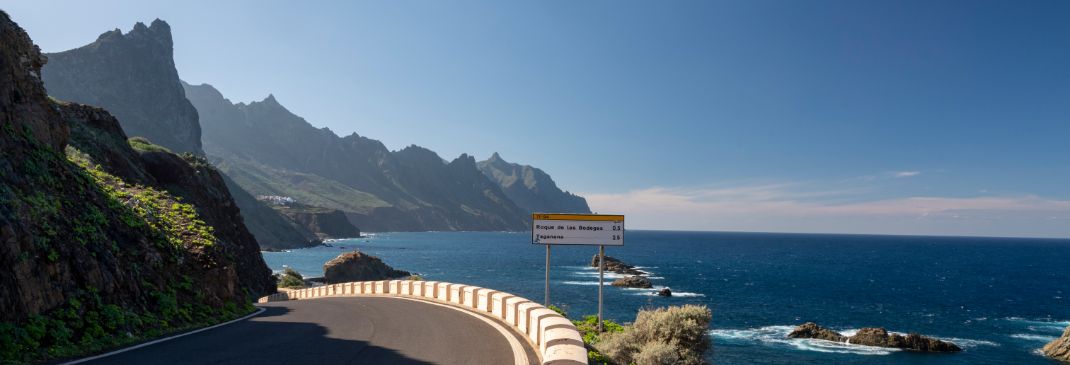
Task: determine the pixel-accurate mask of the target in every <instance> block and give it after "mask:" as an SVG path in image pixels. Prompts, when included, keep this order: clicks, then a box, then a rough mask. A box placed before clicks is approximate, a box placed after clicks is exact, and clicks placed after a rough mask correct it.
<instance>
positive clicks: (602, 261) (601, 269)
mask: <svg viewBox="0 0 1070 365" xmlns="http://www.w3.org/2000/svg"><path fill="white" fill-rule="evenodd" d="M605 271H606V246H604V245H598V333H602V332H603V331H605V329H603V328H602V287H603V285H604V284H603V282H604V280H603V276H604V273H605Z"/></svg>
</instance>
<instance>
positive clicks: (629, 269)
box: [591, 255, 646, 276]
mask: <svg viewBox="0 0 1070 365" xmlns="http://www.w3.org/2000/svg"><path fill="white" fill-rule="evenodd" d="M591 267H598V255H594V258H592V259H591ZM606 271H609V272H614V273H617V274H623V275H639V276H641V275H644V274H646V273H645V272H642V271H639V270H638V269H636V268H635V266H632V265H628V264H625V263H624V262H622V261H620V260H618V259H615V258H613V257H610V256H606Z"/></svg>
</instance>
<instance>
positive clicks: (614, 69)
mask: <svg viewBox="0 0 1070 365" xmlns="http://www.w3.org/2000/svg"><path fill="white" fill-rule="evenodd" d="M0 4H2V6H0V7H2V8H3V9H4V10H6V11H8V12H9V13H10V14H11V16H12V17H13V18H14V19H15V20H16V21H17V22H19V24H20V25H22V26H23V27H24V28H26V29H27V31H28V32H29V33H30V35H31V37H32V38H33V39H34V41H35V42H37V43H38V44H39V45H40V46H41V47H42V49H43V50H45V51H49V52H54V51H60V50H65V49H69V48H73V47H77V46H81V45H83V44H86V43H89V42H91V41H93V40H94V39H95V38H96V36H97V35H99V34H100V33H102V32H104V31H106V30H110V29H114V28H120V29H122V30H123V31H127V30H129V29H130V28H131V27H132V26H133V23H134V22H137V21H142V22H146V23H148V22H150V21H152V20H153V19H155V18H161V19H164V20H166V21H168V22H169V23H170V24H171V27H172V30H173V31H174V38H175V62H176V66H177V67H178V70H179V73H180V75H182V77H183V78H184V79H185V80H186V81H189V82H192V83H202V82H206V83H210V84H213V85H215V86H216V87H217V88H219V89H220V90H221V91H222V92H223V93H224V94H225V95H227V96H228V97H229V98H231V100H233V101H252V100H260V99H263V98H264V97H265V96H266V95H267V94H268V93H273V94H274V95H275V96H276V98H277V99H278V100H279V101H280V102H281V103H282V104H283V105H286V106H287V107H288V108H290V109H291V110H292V111H293V112H295V113H296V114H298V115H301V116H304V117H305V118H306V119H307V120H309V121H310V122H311V123H312V124H314V125H316V126H326V127H329V128H331V129H332V130H334V131H335V132H336V133H338V134H342V135H344V134H349V133H351V132H357V133H358V134H361V135H364V136H368V137H371V138H376V139H379V140H382V141H383V142H384V143H385V144H386V145H387V146H388V147H390V148H393V149H398V148H402V147H404V146H406V145H409V144H417V145H421V146H425V147H428V148H431V149H433V150H435V151H438V152H439V153H440V155H442V156H443V157H444V158H447V159H450V158H453V157H456V156H457V155H459V154H460V153H462V152H464V153H469V154H473V155H476V156H477V157H479V158H486V157H487V156H489V155H490V154H491V153H492V152H494V151H498V152H501V154H502V156H503V157H504V158H506V159H507V160H511V161H515V162H521V163H526V164H532V165H535V166H539V167H541V168H543V169H545V170H546V171H548V172H549V173H550V174H551V175H553V176H554V178H555V180H557V181H558V183H559V184H560V185H561V186H562V187H563V188H566V189H569V190H571V191H574V192H579V193H582V194H584V195H586V196H588V198H589V199H590V200H591V204H592V208H594V209H595V210H598V211H601V212H605V213H624V214H628V215H629V222H631V223H630V226H631V227H636V228H663V229H699V230H747V231H802V232H855V233H896V234H955V235H999V236H1049V237H1070V189H1068V188H1067V187H1068V186H1070V143H1068V141H1070V22H1068V21H1066V19H1070V2H1065V1H1030V2H1011V1H882V2H877V1H805V2H804V1H787V0H783V1H732V2H719V1H693V2H690V1H674V2H667V3H666V2H639V1H584V2H573V1H536V2H526V3H521V2H499V1H486V2H471V1H462V2H452V1H451V2H446V1H416V2H412V1H382V2H341V1H339V2H314V1H313V2H302V3H301V4H302V5H301V6H295V5H293V3H292V2H283V1H248V2H243V1H211V2H198V1H183V2H153V3H150V2H140V1H103V2H92V3H91V4H90V3H88V2H86V3H83V2H73V1H72V2H53V1H2V2H0Z"/></svg>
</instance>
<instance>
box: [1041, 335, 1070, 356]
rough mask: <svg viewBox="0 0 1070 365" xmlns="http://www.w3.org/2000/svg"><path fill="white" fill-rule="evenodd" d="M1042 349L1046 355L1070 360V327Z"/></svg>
mask: <svg viewBox="0 0 1070 365" xmlns="http://www.w3.org/2000/svg"><path fill="white" fill-rule="evenodd" d="M1041 351H1042V352H1044V356H1047V357H1050V358H1053V359H1056V360H1061V361H1065V362H1070V327H1066V330H1065V331H1063V335H1062V336H1061V337H1059V338H1057V339H1055V341H1052V342H1050V343H1048V344H1047V345H1044V348H1043V349H1041Z"/></svg>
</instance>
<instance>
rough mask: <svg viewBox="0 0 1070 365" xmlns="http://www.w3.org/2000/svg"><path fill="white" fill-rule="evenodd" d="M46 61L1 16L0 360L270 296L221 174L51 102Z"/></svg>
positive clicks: (166, 327) (186, 320) (174, 324)
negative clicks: (135, 141)
mask: <svg viewBox="0 0 1070 365" xmlns="http://www.w3.org/2000/svg"><path fill="white" fill-rule="evenodd" d="M45 62H47V59H46V58H45V57H44V56H43V55H42V54H41V53H40V51H39V49H38V48H37V47H36V46H34V45H33V44H32V42H31V41H30V39H29V37H28V36H27V35H26V33H25V32H24V31H23V30H22V29H21V28H19V27H18V25H16V24H15V23H14V22H12V21H11V20H10V18H9V17H8V15H7V14H6V13H4V12H2V11H0V130H2V131H3V133H0V362H3V363H7V362H9V361H15V362H22V361H36V360H42V359H46V358H49V357H61V356H68V355H75V354H80V353H86V352H92V351H98V350H100V349H104V348H108V347H113V346H116V345H120V344H123V343H128V342H130V341H136V340H138V339H140V338H141V337H139V336H152V335H154V334H159V333H162V332H168V331H173V330H175V329H180V328H183V327H186V326H191V325H200V324H205V323H211V322H215V321H218V320H221V319H223V318H229V317H233V316H235V315H237V314H238V313H239V312H241V310H240V308H241V307H247V306H248V305H249V300H250V298H252V297H255V296H258V295H261V294H264V293H268V292H272V291H274V289H275V283H274V280H273V279H272V278H271V276H270V274H271V272H270V270H269V269H268V268H267V266H266V265H265V264H264V261H263V259H262V258H261V256H260V255H259V253H258V252H257V250H258V248H257V246H256V243H255V242H254V241H253V238H252V236H251V235H250V234H249V233H248V231H247V230H246V229H245V227H244V226H243V225H242V223H241V222H242V220H241V217H240V215H239V213H238V210H237V208H236V207H235V205H234V203H233V201H232V200H231V197H230V195H229V194H228V193H227V190H226V188H225V186H224V184H223V182H222V180H221V178H220V175H219V174H218V173H217V172H216V171H214V170H213V169H212V168H211V167H209V166H207V165H206V164H204V163H203V160H202V159H200V158H197V157H195V156H192V155H187V156H177V155H174V154H172V153H169V152H165V151H164V149H163V148H161V147H158V146H152V145H148V144H145V143H138V144H135V145H138V146H141V147H144V149H142V150H135V149H133V148H132V147H131V145H130V144H128V142H127V139H126V136H125V135H124V134H123V132H122V130H121V128H120V127H119V124H118V122H117V121H116V120H115V118H114V117H112V116H111V115H110V114H109V113H107V112H106V111H104V110H102V109H98V108H94V107H88V106H83V105H78V104H68V103H65V102H57V101H53V100H50V99H49V98H48V96H47V94H46V92H45V88H44V85H43V84H42V82H41V80H40V77H39V75H40V69H41V67H42V65H43V64H44V63H45ZM247 308H248V307H247Z"/></svg>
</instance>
